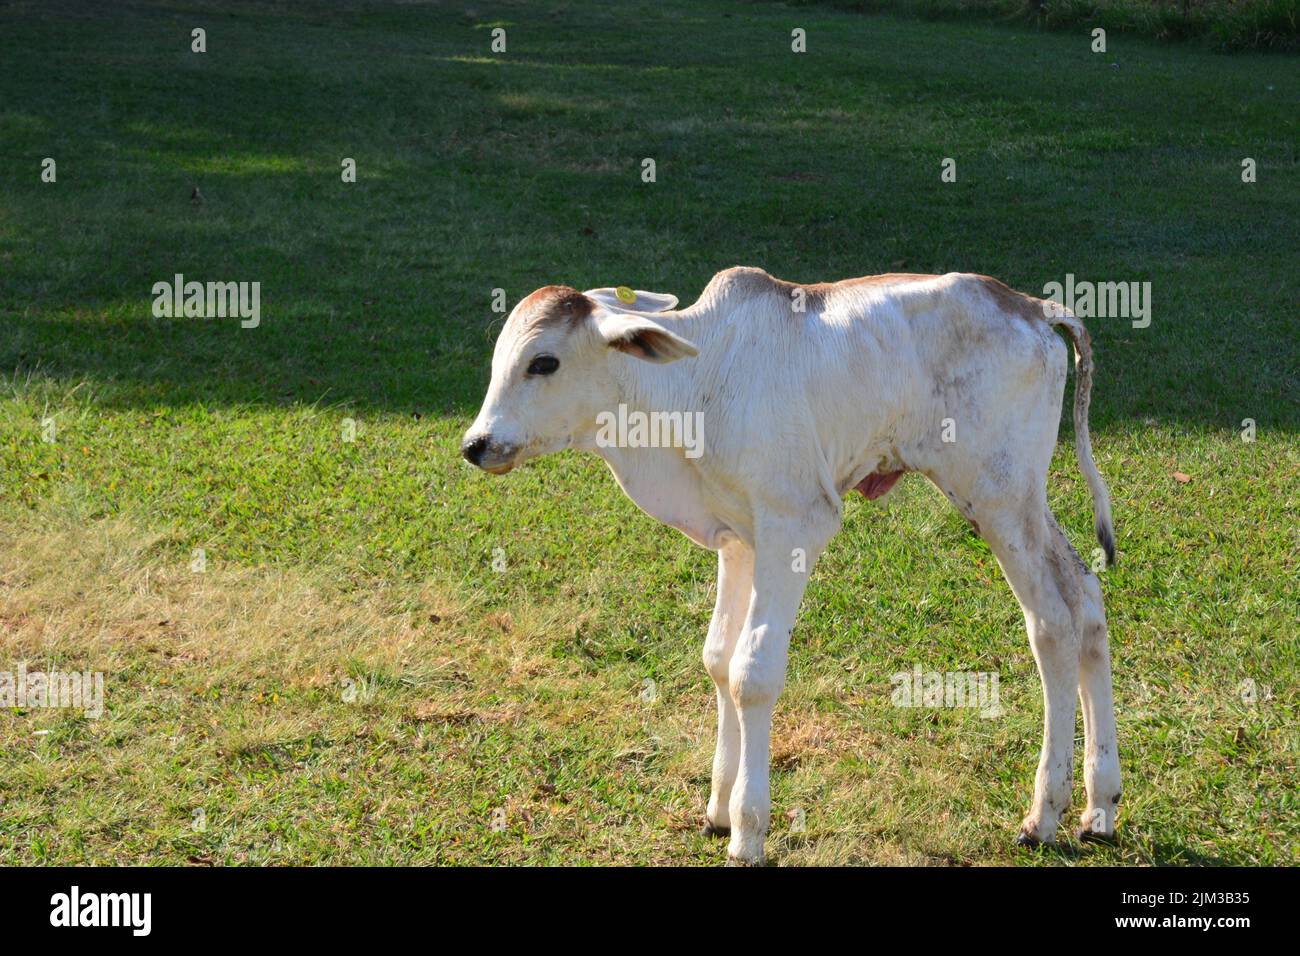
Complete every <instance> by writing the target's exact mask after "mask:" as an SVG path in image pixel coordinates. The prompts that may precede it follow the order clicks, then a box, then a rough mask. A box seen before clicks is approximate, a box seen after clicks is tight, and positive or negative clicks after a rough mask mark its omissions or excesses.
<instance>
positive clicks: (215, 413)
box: [0, 0, 1300, 866]
mask: <svg viewBox="0 0 1300 956" xmlns="http://www.w3.org/2000/svg"><path fill="white" fill-rule="evenodd" d="M539 6H540V5H532V4H529V5H525V4H522V3H517V4H505V3H489V2H476V3H475V4H473V7H474V9H473V10H469V9H467V7H466V6H465V5H460V4H402V5H392V6H388V5H380V4H368V5H365V6H362V7H353V6H344V5H342V4H340V5H338V6H337V7H333V8H331V7H321V8H319V9H317V10H315V11H313V12H307V11H302V10H297V9H295V8H294V7H292V6H286V5H281V4H260V3H239V4H221V5H219V6H218V5H215V4H197V3H190V2H171V3H146V2H138V3H132V4H129V5H126V6H124V7H112V8H104V7H101V6H100V5H98V4H91V3H84V4H82V3H62V4H58V5H56V6H54V7H53V8H51V7H48V6H47V5H39V6H38V5H36V4H28V3H18V4H13V5H10V6H8V7H6V8H4V9H2V10H0V61H2V62H4V64H5V69H4V70H3V71H0V165H2V167H3V170H4V173H3V189H2V191H0V369H2V370H3V372H4V375H5V379H4V381H3V383H0V642H2V643H0V648H2V650H3V653H0V670H11V669H15V668H17V667H18V666H19V664H20V662H25V663H26V666H27V667H28V668H29V669H32V670H36V669H40V668H45V669H49V670H74V669H77V670H90V671H100V672H103V674H104V675H105V683H106V689H105V707H106V712H105V714H104V715H103V716H102V717H101V718H100V719H98V720H91V719H87V718H85V717H84V716H82V715H80V714H79V713H76V712H70V711H53V710H43V709H38V708H10V709H6V710H4V711H2V712H0V861H3V862H7V863H11V862H26V863H166V864H184V863H187V862H189V863H193V864H226V863H294V864H314V863H334V864H338V863H502V862H510V863H525V862H526V863H565V864H577V863H582V864H599V863H611V862H617V863H652V862H653V863H673V864H718V863H721V862H722V860H723V859H724V854H725V848H724V845H723V844H722V843H720V842H716V841H709V840H706V839H704V838H703V837H701V836H699V835H698V832H697V831H698V826H699V823H700V820H701V816H702V813H703V808H704V802H705V799H706V797H707V792H708V776H709V766H710V758H711V753H712V740H713V722H714V718H713V712H712V708H713V703H712V687H711V685H710V683H709V681H708V678H707V676H706V675H705V673H704V670H703V667H702V665H701V663H700V659H699V658H700V647H701V642H702V639H703V635H704V632H705V628H706V626H707V623H708V618H709V614H710V611H711V607H712V600H713V596H712V595H713V575H714V567H715V563H714V557H713V555H711V554H709V553H707V552H704V551H701V550H699V549H697V548H695V547H693V546H692V545H691V544H690V543H689V542H688V541H686V539H684V538H682V537H681V536H679V535H677V534H676V533H675V532H672V531H670V530H668V529H665V528H662V527H660V526H658V525H656V524H654V523H653V522H652V521H651V520H650V519H648V518H646V517H645V516H644V515H642V514H641V513H640V512H638V511H637V510H636V509H635V507H634V506H633V505H632V504H631V503H630V502H629V501H627V500H626V499H624V498H623V497H622V496H621V494H620V492H619V491H618V489H617V487H616V486H615V484H614V482H613V480H612V479H611V477H610V476H609V475H608V474H607V473H606V472H605V470H604V467H603V466H602V465H601V464H600V463H599V462H598V461H597V460H596V459H594V458H590V457H581V456H577V455H575V454H571V453H568V454H563V455H559V456H556V457H554V458H552V459H548V460H544V461H539V462H536V463H533V464H530V465H528V466H526V467H524V468H522V469H519V470H517V471H516V472H514V473H513V474H511V475H509V476H508V477H505V478H490V477H488V476H485V475H483V474H480V473H477V472H475V471H473V470H471V469H470V468H469V467H468V466H466V465H465V464H464V463H463V462H461V461H460V460H459V457H458V454H457V445H458V442H459V438H460V435H461V434H462V432H463V431H464V429H465V427H466V426H467V425H468V424H469V422H470V421H471V420H472V419H473V416H474V414H475V412H476V410H477V407H478V403H479V401H480V400H481V398H482V393H483V389H484V386H485V385H486V382H487V377H488V359H489V355H490V352H491V345H492V341H493V339H494V337H495V332H496V330H497V329H498V328H499V326H500V321H501V316H500V315H498V314H495V313H494V312H493V311H492V309H491V306H492V300H493V290H494V289H498V288H499V289H504V290H505V291H506V294H507V298H508V301H509V302H510V303H511V304H513V302H514V301H516V300H517V299H518V298H520V297H522V296H523V295H525V294H527V293H528V292H529V291H531V290H532V289H534V288H536V287H538V286H541V285H545V284H548V283H567V284H571V285H575V286H577V287H579V288H590V287H593V286H607V285H624V284H625V285H629V286H633V287H637V288H642V289H653V290H658V291H663V292H670V293H674V294H676V295H678V296H680V297H681V298H682V299H683V300H684V301H687V302H689V301H691V300H692V299H693V298H694V296H695V295H696V294H698V292H699V290H700V289H701V288H703V286H704V284H705V282H706V281H707V280H708V278H709V277H710V276H711V275H712V274H713V273H714V272H715V271H717V270H719V269H722V268H725V267H728V266H732V265H736V264H746V265H755V266H761V267H763V268H765V269H767V270H768V271H770V272H771V273H773V274H774V275H777V276H780V277H783V278H789V279H795V280H800V281H815V280H828V279H836V278H843V277H847V276H856V275H863V274H870V273H877V272H887V271H900V270H901V271H909V272H946V271H953V270H959V271H972V272H980V273H985V274H989V275H994V276H997V277H998V278H1000V279H1002V280H1004V281H1005V282H1007V283H1008V284H1010V285H1011V286H1012V287H1014V288H1019V289H1022V290H1025V291H1028V292H1030V293H1034V294H1041V293H1042V290H1043V286H1044V284H1045V283H1047V282H1051V281H1064V277H1065V275H1066V274H1067V273H1072V274H1074V275H1075V276H1076V277H1077V278H1080V279H1091V280H1098V281H1149V282H1151V283H1152V302H1153V311H1152V321H1151V324H1150V326H1149V327H1147V328H1134V327H1132V324H1131V323H1130V322H1129V321H1127V320H1125V319H1114V318H1112V319H1094V320H1091V321H1090V322H1089V325H1090V326H1091V328H1092V335H1093V341H1094V346H1095V350H1096V362H1097V374H1096V384H1095V388H1094V392H1093V405H1092V434H1093V445H1094V449H1095V453H1096V458H1097V463H1098V467H1099V468H1100V470H1101V472H1102V474H1103V475H1104V476H1105V478H1106V479H1107V481H1108V482H1109V485H1110V489H1111V493H1112V495H1113V497H1114V512H1115V521H1116V529H1117V535H1118V546H1119V550H1120V561H1119V564H1118V566H1116V567H1114V568H1113V569H1111V570H1108V571H1106V572H1105V575H1104V589H1105V594H1106V602H1107V607H1108V610H1109V615H1110V624H1111V635H1112V645H1113V654H1114V658H1115V671H1116V677H1115V684H1116V697H1117V711H1118V717H1119V732H1120V744H1121V761H1122V766H1123V771H1124V774H1125V787H1124V803H1123V804H1122V808H1121V814H1120V830H1119V838H1118V841H1117V843H1116V845H1115V846H1109V847H1108V846H1080V845H1077V844H1075V843H1073V842H1071V841H1069V840H1066V841H1065V842H1064V843H1063V844H1062V845H1061V846H1060V847H1059V848H1057V849H1053V850H1045V851H1041V852H1037V853H1031V852H1025V851H1021V850H1017V849H1015V848H1014V847H1013V845H1012V841H1013V838H1014V835H1015V832H1016V827H1017V824H1018V823H1019V821H1020V818H1021V816H1022V815H1023V813H1024V811H1025V809H1026V808H1027V806H1028V804H1029V799H1030V794H1031V789H1032V778H1033V769H1034V764H1035V762H1036V757H1037V750H1038V745H1039V741H1040V721H1041V715H1042V710H1041V702H1040V696H1039V685H1038V680H1037V676H1036V673H1035V671H1034V667H1033V661H1032V658H1031V656H1030V653H1029V649H1028V646H1027V641H1026V638H1025V635H1024V630H1023V622H1022V619H1021V614H1020V610H1019V608H1018V606H1017V605H1016V603H1015V600H1014V598H1013V597H1012V595H1011V593H1010V590H1009V589H1008V587H1007V585H1006V584H1005V582H1004V581H1003V579H1002V577H1001V574H1000V573H999V571H998V568H997V566H996V563H995V562H994V560H993V558H992V557H991V555H990V553H989V551H988V549H987V548H986V546H985V545H984V544H983V543H982V542H981V541H980V539H979V538H978V537H976V536H975V535H974V533H973V532H972V531H971V530H970V529H969V527H968V526H967V524H966V522H965V521H963V520H962V519H961V518H960V516H958V515H957V514H956V513H955V512H954V511H953V510H952V509H951V507H950V506H949V505H948V504H947V502H946V501H945V500H944V499H943V497H942V496H941V495H940V494H939V493H938V492H937V491H936V490H935V489H934V488H932V487H931V486H929V485H928V484H927V483H926V482H925V481H924V480H923V479H921V478H919V477H918V476H910V477H908V478H905V479H904V480H903V481H902V482H900V484H899V486H898V487H897V488H896V489H895V492H894V493H893V495H892V496H891V498H890V499H889V504H888V505H887V506H881V505H880V504H878V503H868V502H866V501H864V500H862V499H861V498H859V497H857V496H854V498H853V499H852V500H851V501H850V502H849V503H848V505H847V508H846V519H845V527H844V531H843V533H842V534H841V535H840V536H839V537H838V538H837V539H836V540H835V541H834V542H833V543H832V545H831V547H830V550H829V552H828V553H827V555H826V556H825V558H824V559H823V560H822V562H821V563H820V564H819V565H818V567H817V569H816V571H815V574H814V576H813V579H812V584H811V586H810V588H809V592H808V596H807V598H806V600H805V603H804V608H803V612H802V615H801V617H800V620H799V623H798V625H797V627H796V631H795V636H794V642H793V648H792V654H791V665H790V678H789V682H788V685H787V690H786V692H785V694H784V696H783V697H782V698H781V701H780V704H779V707H778V712H777V717H776V723H775V729H774V742H773V750H774V773H773V805H774V822H773V833H772V836H771V838H770V839H769V853H770V855H771V857H772V858H773V860H774V861H775V862H777V863H780V864H787V865H797V864H810V863H855V864H864V863H865V864H893V863H937V864H961V865H967V864H974V865H983V864H1017V865H1027V866H1034V865H1049V864H1115V863H1149V864H1179V863H1199V864H1251V863H1262V864H1284V863H1285V864H1292V865H1294V864H1296V863H1297V862H1300V850H1298V849H1297V842H1298V839H1297V838H1298V836H1300V822H1298V820H1300V817H1298V814H1297V793H1300V773H1298V772H1297V749H1298V747H1300V741H1298V735H1297V722H1296V716H1297V715H1296V691H1297V657H1298V656H1300V650H1298V648H1297V641H1296V622H1297V616H1298V615H1297V600H1296V594H1297V592H1298V591H1300V587H1298V584H1300V582H1298V580H1297V578H1298V577H1300V561H1298V560H1297V557H1298V555H1300V538H1298V534H1297V528H1298V527H1300V520H1298V519H1300V502H1298V500H1297V495H1298V492H1297V488H1300V483H1298V482H1297V477H1298V476H1300V444H1298V442H1297V429H1298V426H1300V413H1298V403H1297V381H1296V374H1297V368H1298V367H1300V363H1298V362H1297V340H1298V339H1300V335H1298V333H1297V319H1296V304H1295V299H1296V297H1295V293H1296V288H1295V277H1296V275H1297V268H1296V266H1297V263H1296V254H1295V253H1296V248H1297V238H1298V237H1297V226H1296V224H1297V222H1300V185H1298V184H1297V171H1298V170H1297V152H1296V146H1295V144H1296V142H1297V120H1296V117H1297V116H1298V115H1300V112H1298V111H1297V110H1296V105H1297V93H1298V86H1297V80H1298V79H1300V77H1298V75H1297V72H1296V70H1295V63H1294V60H1293V59H1287V58H1283V57H1280V56H1260V55H1255V54H1242V55H1235V56H1224V55H1216V54H1212V53H1209V52H1205V51H1204V50H1201V49H1196V48H1191V47H1180V46H1173V45H1157V44H1154V43H1151V42H1147V41H1140V40H1136V39H1131V40H1129V39H1117V38H1114V37H1112V38H1111V40H1110V44H1109V52H1107V53H1106V54H1104V55H1102V54H1094V53H1092V52H1091V51H1090V37H1089V36H1088V34H1087V31H1086V30H1083V29H1081V30H1080V31H1079V32H1077V33H1071V32H1052V33H1037V32H1033V31H1031V30H1028V29H1026V28H1023V27H1009V26H1007V25H999V24H995V23H970V22H964V23H933V22H924V21H920V20H910V19H893V18H890V17H885V16H865V15H861V14H856V13H852V12H845V11H839V10H836V9H831V8H823V7H813V8H798V9H794V8H787V7H783V6H779V5H774V4H733V3H724V2H721V0H690V2H687V0H680V2H677V0H673V2H659V3H654V4H650V3H646V4H641V5H639V6H633V7H628V6H622V5H620V6H619V7H617V8H616V7H615V6H614V5H605V4H598V3H594V2H592V3H588V2H579V0H573V2H568V3H564V4H559V5H557V6H556V10H555V11H554V12H544V11H543V10H541V9H538V8H537V7H539ZM195 27H202V28H204V29H205V30H206V44H207V52H206V53H203V54H196V53H193V52H191V31H192V30H193V29H194V28H195ZM496 27H501V28H504V29H505V31H506V37H507V48H506V51H505V52H504V53H494V52H493V51H492V50H491V48H490V44H491V42H492V31H493V29H494V28H496ZM795 27H800V28H803V29H805V30H806V31H807V38H808V40H807V46H808V52H807V53H806V54H794V53H792V52H791V50H790V32H791V30H792V29H793V28H795ZM46 157H50V158H53V159H55V161H56V163H57V179H56V181H55V182H53V183H49V182H42V180H41V161H42V160H43V159H44V158H46ZM647 157H648V158H653V159H655V161H656V181H655V182H653V183H646V182H643V181H642V178H641V168H642V166H641V161H642V160H643V159H644V158H647ZM946 157H947V158H953V159H954V160H955V162H956V170H957V180H956V182H954V183H945V182H942V181H941V178H940V173H941V162H942V160H943V159H944V158H946ZM344 158H353V159H355V161H356V164H357V181H356V182H355V183H345V182H343V181H342V178H341V175H340V171H341V163H342V160H343V159H344ZM1245 158H1251V159H1254V160H1255V162H1256V165H1257V181H1255V182H1253V183H1245V182H1243V181H1242V161H1243V159H1245ZM196 187H197V188H198V190H199V196H198V197H194V198H192V196H193V191H194V189H195V188H196ZM200 197H201V198H200ZM178 272H179V273H183V274H184V275H185V276H186V277H187V278H190V279H199V280H209V279H211V280H232V281H258V282H260V283H261V323H260V325H259V326H258V327H257V328H254V329H244V328H241V327H240V323H239V321H238V320H236V319H196V318H190V319H185V318H175V319H173V318H155V317H153V315H152V314H151V311H150V310H151V304H152V299H153V296H152V294H151V289H152V287H153V285H154V283H156V282H159V281H170V279H171V277H172V276H173V275H174V274H175V273H178ZM1067 388H1069V389H1070V390H1071V393H1072V389H1073V381H1071V383H1070V384H1069V385H1068V386H1067ZM1065 404H1066V408H1067V410H1068V408H1069V407H1070V401H1069V400H1067V401H1066V403H1065ZM1066 416H1067V418H1068V411H1067V413H1066ZM1247 419H1250V420H1252V421H1253V422H1254V431H1253V434H1252V433H1250V432H1249V429H1248V426H1246V425H1245V424H1243V423H1244V422H1245V420H1247ZM49 421H52V422H53V428H52V430H51V429H50V427H49V426H48V425H47V423H48V422H49ZM349 421H351V423H352V425H349ZM1012 427H1014V423H1013V425H1012ZM352 428H354V429H355V433H354V434H355V438H354V440H348V439H349V438H351V437H352V436H353V431H351V429H352ZM1247 438H1253V441H1248V440H1246V439H1247ZM1071 439H1072V429H1071V427H1070V424H1069V422H1068V420H1063V423H1062V435H1061V444H1060V446H1059V448H1058V453H1057V457H1056V459H1055V461H1054V464H1053V468H1052V474H1051V480H1050V497H1051V502H1052V506H1053V508H1054V509H1055V511H1056V513H1057V515H1058V516H1059V517H1060V520H1061V522H1062V524H1063V526H1064V527H1065V528H1066V531H1067V534H1068V535H1069V536H1070V538H1071V539H1072V541H1073V542H1074V543H1075V545H1076V547H1078V548H1080V550H1081V551H1083V553H1084V554H1085V556H1087V555H1088V554H1089V553H1090V551H1091V549H1092V547H1094V543H1093V541H1092V537H1091V510H1090V500H1089V498H1088V493H1087V488H1086V486H1085V485H1084V483H1083V480H1082V478H1081V476H1080V475H1079V472H1078V470H1077V466H1076V464H1075V462H1074V452H1073V448H1072V444H1071ZM196 549H202V554H201V556H200V555H199V554H197V553H196ZM200 557H201V560H200ZM914 666H920V667H922V668H923V669H925V670H926V671H939V672H945V671H961V672H965V671H975V672H992V673H996V674H997V675H998V676H999V687H1000V697H1001V704H1002V714H1001V716H1000V717H997V718H988V717H982V716H980V714H979V712H978V711H974V710H970V709H952V708H948V709H924V708H904V707H897V706H893V705H892V704H891V690H892V687H891V676H892V675H894V674H895V673H898V672H904V671H911V670H912V668H913V667H914ZM1080 733H1081V728H1080ZM1080 746H1081V744H1080ZM1081 777H1082V774H1081V772H1076V781H1077V782H1076V806H1081V805H1082V790H1081V787H1082V782H1081Z"/></svg>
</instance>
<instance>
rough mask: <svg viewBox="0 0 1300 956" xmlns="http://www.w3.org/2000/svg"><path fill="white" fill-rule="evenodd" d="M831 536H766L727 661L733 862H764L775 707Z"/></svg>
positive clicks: (730, 853)
mask: <svg viewBox="0 0 1300 956" xmlns="http://www.w3.org/2000/svg"><path fill="white" fill-rule="evenodd" d="M829 537H830V535H829V534H825V535H817V536H815V537H814V539H813V540H811V541H810V540H809V536H808V535H807V534H806V533H805V534H804V535H803V536H802V540H801V537H800V535H799V534H797V533H796V534H778V535H768V536H765V537H760V538H759V541H758V547H757V549H756V553H755V557H754V588H753V595H752V597H751V599H750V605H749V613H748V615H747V616H746V618H745V623H744V627H743V628H742V629H741V632H740V637H739V639H738V640H737V642H736V649H735V651H734V653H733V654H732V655H731V663H730V664H729V666H728V668H727V689H728V691H729V693H730V695H731V702H732V704H733V705H734V706H735V708H736V713H737V716H738V718H739V720H738V722H739V725H740V763H739V767H738V768H737V773H736V781H735V783H734V785H733V786H732V788H731V801H730V805H729V807H728V811H729V816H730V820H731V843H730V845H729V846H728V848H727V856H728V861H727V862H728V864H729V865H738V866H757V865H760V864H762V863H763V862H764V855H763V841H764V839H765V838H766V836H767V827H768V820H769V817H770V816H771V808H772V799H771V791H770V783H769V780H768V760H769V749H770V738H771V733H772V711H773V710H774V709H775V707H776V698H777V695H778V694H780V692H781V688H782V687H783V686H784V685H785V665H786V658H787V656H788V651H789V647H790V632H791V630H792V628H793V627H794V620H795V616H796V614H797V613H798V611H799V602H800V600H801V599H802V598H803V592H804V587H805V586H806V585H807V583H808V575H809V574H810V573H811V572H812V566H813V563H814V562H815V561H816V560H817V557H818V556H819V555H820V554H821V551H822V548H823V547H824V546H825V543H826V541H827V540H828V539H829Z"/></svg>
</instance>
